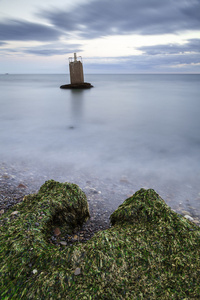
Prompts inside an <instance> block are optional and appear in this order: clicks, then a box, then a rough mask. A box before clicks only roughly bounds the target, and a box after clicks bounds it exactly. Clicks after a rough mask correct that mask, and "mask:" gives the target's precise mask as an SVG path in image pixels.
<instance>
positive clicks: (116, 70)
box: [0, 0, 200, 74]
mask: <svg viewBox="0 0 200 300" xmlns="http://www.w3.org/2000/svg"><path fill="white" fill-rule="evenodd" d="M74 52H76V53H77V55H78V56H79V55H80V56H82V59H83V65H84V71H85V73H88V74H95V73H97V74H98V73H99V74H104V73H107V74H109V73H110V74H129V73H133V74H135V73H200V0H167V1H166V0H113V1H110V0H73V1H72V0H57V1H55V0H43V1H41V0H0V74H4V73H13V74H32V73H34V74H64V73H69V68H68V58H69V57H71V56H73V53H74Z"/></svg>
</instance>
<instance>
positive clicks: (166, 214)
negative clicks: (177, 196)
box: [0, 182, 200, 300]
mask: <svg viewBox="0 0 200 300" xmlns="http://www.w3.org/2000/svg"><path fill="white" fill-rule="evenodd" d="M49 185H50V186H51V182H49ZM53 186H54V185H53ZM40 193H41V194H42V195H43V199H44V200H43V201H44V203H46V202H45V201H49V205H50V203H51V198H52V195H54V196H55V197H57V196H58V195H57V192H56V189H54V188H52V193H49V194H48V189H45V187H44V186H43V188H41V190H40ZM47 194H48V196H47ZM75 194H76V193H75ZM45 195H46V196H45ZM54 196H53V197H54ZM31 197H32V196H30V198H31ZM71 197H72V198H71V199H73V196H71ZM33 199H35V200H34V201H36V198H35V197H33ZM26 201H27V204H28V207H29V210H28V211H29V212H28V213H26V214H27V216H28V218H29V219H28V220H29V223H30V224H29V225H31V226H30V228H29V229H27V228H26V226H27V225H26V223H25V219H23V218H22V214H23V209H22V206H23V205H24V203H25V202H26ZM43 201H41V202H40V203H41V205H42V203H43ZM30 202H31V201H29V196H28V197H27V198H26V199H25V201H24V203H22V204H21V205H22V206H20V205H17V206H15V207H13V209H12V210H10V211H9V212H7V213H6V214H5V215H4V216H3V217H1V220H3V222H2V226H1V227H0V230H1V237H0V247H1V248H0V249H1V250H0V273H1V274H0V275H1V276H0V298H2V299H112V300H113V299H198V298H199V295H200V259H199V257H200V229H199V227H198V226H196V225H195V224H193V223H191V222H190V221H189V220H187V219H185V218H184V217H182V216H180V215H178V214H177V213H175V212H173V211H172V210H171V209H170V208H169V207H168V206H167V205H166V204H165V202H164V201H163V200H162V199H161V198H160V196H159V195H158V194H157V193H155V191H153V190H144V189H142V190H140V191H138V192H137V193H135V194H134V195H133V196H132V197H130V198H129V199H127V200H125V202H124V203H123V204H122V205H121V206H120V207H119V208H118V209H117V210H116V211H115V212H114V213H113V214H112V215H111V222H112V224H113V226H112V227H111V228H110V229H108V230H105V231H100V232H98V233H96V234H95V235H94V236H93V238H92V239H91V240H90V241H88V242H87V243H86V244H80V243H79V244H77V245H74V246H72V247H66V248H65V249H58V248H57V247H55V246H54V245H51V244H48V243H47V242H46V241H44V240H42V239H41V238H40V239H39V238H38V235H37V230H40V226H38V227H36V228H35V227H34V226H32V224H33V223H35V222H38V223H40V222H39V221H38V220H36V218H35V217H34V219H33V220H31V218H30V216H31V214H33V215H34V216H35V215H36V214H37V212H35V211H34V208H35V207H39V206H38V205H37V206H32V209H31V205H30V204H29V203H30ZM72 202H73V201H72ZM75 202H76V201H75ZM44 203H43V204H44ZM59 205H60V204H59ZM59 205H58V204H57V203H56V204H55V207H56V208H57V209H58V210H56V209H55V210H54V211H60V209H59V207H60V206H59ZM25 207H26V205H25V206H24V209H25ZM45 207H46V206H45ZM53 207H54V206H53ZM76 207H77V206H76ZM41 209H42V210H43V212H44V213H45V211H46V212H47V210H46V209H44V208H42V207H41ZM14 211H15V212H16V211H17V212H18V213H17V214H15V215H13V216H12V217H11V216H10V215H11V213H12V212H14ZM20 218H22V219H20ZM4 219H8V220H7V221H4ZM17 220H24V223H22V222H20V224H21V225H20V226H21V227H20V226H17V227H16V226H15V227H14V226H13V222H14V223H15V222H17ZM62 220H63V216H62V217H61V219H59V221H61V222H62ZM15 224H17V223H15ZM15 228H16V230H15ZM26 230H28V231H26ZM34 230H35V231H34ZM45 230H46V229H45ZM30 231H32V233H30ZM45 232H46V231H45ZM31 234H32V235H33V238H32V240H31V243H30V242H29V243H28V242H27V241H30V237H31ZM40 236H41V235H40ZM7 240H8V242H7ZM22 241H23V242H24V244H25V245H26V246H24V248H23V251H22V248H21V246H19V245H20V242H22Z"/></svg>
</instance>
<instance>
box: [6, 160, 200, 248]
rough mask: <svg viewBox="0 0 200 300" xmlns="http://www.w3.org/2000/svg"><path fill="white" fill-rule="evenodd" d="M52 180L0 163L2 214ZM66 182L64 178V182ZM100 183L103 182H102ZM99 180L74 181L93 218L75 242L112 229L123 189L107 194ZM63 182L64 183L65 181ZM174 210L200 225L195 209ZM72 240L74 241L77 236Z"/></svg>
mask: <svg viewBox="0 0 200 300" xmlns="http://www.w3.org/2000/svg"><path fill="white" fill-rule="evenodd" d="M79 176H81V174H79ZM51 177H52V176H51V174H50V177H48V176H47V175H44V174H36V173H34V171H33V172H31V173H30V171H29V170H28V169H26V168H25V169H24V170H21V172H20V171H19V170H18V169H17V168H16V166H14V165H7V164H6V163H0V215H3V214H4V213H5V212H6V211H7V210H8V209H9V208H11V207H12V206H14V205H15V204H17V203H19V202H21V201H22V200H23V197H24V196H25V195H28V194H33V193H37V192H38V190H39V188H40V186H41V185H42V184H43V183H44V182H45V181H47V180H49V179H54V178H51ZM62 179H63V178H62V176H61V177H60V180H62ZM55 180H57V181H59V178H58V179H57V178H56V179H55ZM98 180H99V181H100V179H98ZM66 181H68V180H66ZM73 181H74V180H73V179H72V180H70V181H68V182H73ZM95 181H97V178H94V182H92V180H91V179H90V178H87V179H86V178H84V179H82V184H81V186H80V183H77V182H74V183H76V184H78V185H79V186H80V187H81V189H82V190H83V192H84V193H85V194H86V197H87V200H88V204H89V210H90V215H91V218H90V219H89V220H88V221H87V222H86V223H85V224H84V225H83V227H82V228H80V229H79V231H76V232H75V233H76V234H75V235H76V236H77V239H75V240H74V242H76V241H77V240H78V241H83V242H85V241H87V240H88V239H90V238H91V237H92V236H93V235H94V234H95V233H96V232H98V231H101V230H105V229H108V228H110V220H109V217H110V215H111V214H112V213H113V212H114V210H115V209H116V208H117V207H114V206H113V205H112V198H111V199H110V197H113V198H114V197H116V194H117V190H119V189H120V187H118V186H117V184H115V188H116V193H115V191H114V190H110V191H108V188H109V187H108V188H107V189H106V190H105V191H103V190H100V189H98V187H97V184H96V182H95ZM61 182H63V180H62V181H61ZM99 184H100V182H99ZM121 184H122V186H123V184H126V179H125V178H124V179H121ZM94 186H95V188H94ZM134 192H135V191H133V192H132V194H133V193H134ZM105 195H106V196H105ZM129 196H131V193H130V195H128V194H127V195H126V198H128V197H129ZM118 198H120V195H118ZM124 200H125V199H123V198H121V203H120V202H119V201H118V202H119V205H120V204H122V203H123V201H124ZM164 200H165V199H164ZM165 201H166V200H165ZM189 207H190V206H189ZM172 209H173V208H172ZM173 210H174V211H175V212H177V213H179V214H181V215H183V216H184V215H189V216H190V217H192V218H193V222H194V223H195V224H197V225H199V226H200V215H197V214H196V213H195V210H194V213H192V212H193V211H192V210H190V211H187V209H185V208H181V207H179V208H178V209H173ZM70 238H71V240H73V237H70ZM55 242H56V241H55Z"/></svg>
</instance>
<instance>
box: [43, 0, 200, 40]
mask: <svg viewBox="0 0 200 300" xmlns="http://www.w3.org/2000/svg"><path fill="white" fill-rule="evenodd" d="M40 16H42V17H45V18H46V19H48V20H49V21H50V22H51V23H52V24H54V25H55V26H56V27H57V28H61V29H63V30H65V31H67V32H72V31H77V32H79V33H80V36H82V37H86V38H96V37H100V36H105V35H113V34H129V33H138V34H143V35H149V34H164V33H175V32H179V31H183V30H195V29H200V1H199V0H184V1H183V0H176V1H174V0H168V1H160V0H115V1H108V0H101V1H99V0H98V1H97V0H95V1H92V2H90V3H86V4H82V5H80V6H79V7H77V8H74V10H72V11H70V12H67V11H63V10H62V11H61V10H57V11H56V10H54V11H43V12H42V13H41V14H40Z"/></svg>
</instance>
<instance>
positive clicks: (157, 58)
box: [85, 53, 200, 73]
mask: <svg viewBox="0 0 200 300" xmlns="http://www.w3.org/2000/svg"><path fill="white" fill-rule="evenodd" d="M106 59H107V61H110V62H111V63H110V64H108V63H107V62H106V63H105V62H103V61H102V62H101V63H100V64H95V63H92V64H87V65H86V68H85V69H86V71H87V72H89V71H90V69H91V70H95V69H97V70H98V71H99V72H102V73H103V72H104V71H106V72H110V73H112V72H115V71H116V73H122V72H123V73H136V72H157V73H159V72H166V71H168V72H173V71H175V70H176V71H180V70H181V68H180V66H183V68H184V66H185V67H188V68H190V67H191V68H194V67H195V64H199V63H200V53H197V54H192V55H191V54H185V55H179V54H174V55H161V54H160V55H152V56H151V55H148V54H143V55H132V56H128V57H127V56H124V57H122V56H120V57H115V58H111V57H107V58H106ZM198 68H199V66H198Z"/></svg>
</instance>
